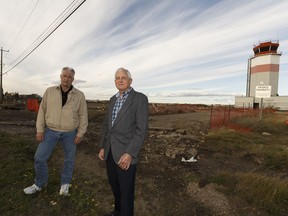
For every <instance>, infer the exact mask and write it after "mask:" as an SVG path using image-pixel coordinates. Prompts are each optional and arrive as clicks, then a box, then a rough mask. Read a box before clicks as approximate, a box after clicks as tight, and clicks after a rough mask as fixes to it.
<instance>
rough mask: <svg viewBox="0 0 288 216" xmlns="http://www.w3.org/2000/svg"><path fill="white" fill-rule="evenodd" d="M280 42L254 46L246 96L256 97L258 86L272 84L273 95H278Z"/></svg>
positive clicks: (249, 65)
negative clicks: (278, 50)
mask: <svg viewBox="0 0 288 216" xmlns="http://www.w3.org/2000/svg"><path fill="white" fill-rule="evenodd" d="M278 47H279V42H278V41H277V42H271V41H269V42H263V43H260V44H259V45H257V46H254V48H253V52H254V56H253V57H251V58H249V60H248V70H247V88H246V97H255V90H256V86H263V85H264V86H271V96H272V97H273V96H278V80H279V63H280V56H281V53H278V52H277V49H278Z"/></svg>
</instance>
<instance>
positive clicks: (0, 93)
mask: <svg viewBox="0 0 288 216" xmlns="http://www.w3.org/2000/svg"><path fill="white" fill-rule="evenodd" d="M3 51H4V52H9V50H3V47H1V62H0V71H1V74H0V104H2V100H3V85H2V83H3V82H2V78H3V77H2V76H3Z"/></svg>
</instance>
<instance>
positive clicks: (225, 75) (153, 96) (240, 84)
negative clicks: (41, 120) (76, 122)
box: [0, 0, 288, 104]
mask: <svg viewBox="0 0 288 216" xmlns="http://www.w3.org/2000/svg"><path fill="white" fill-rule="evenodd" d="M81 2H82V1H81V0H74V1H73V0H61V1H58V0H45V1H44V0H42V1H41V0H9V1H7V0H0V47H3V49H4V50H9V52H3V64H4V67H3V74H4V75H3V90H4V92H19V93H20V94H31V93H37V94H39V95H42V94H43V93H44V91H45V89H46V88H47V87H48V86H51V85H56V84H58V83H59V79H60V78H59V75H60V72H61V68H62V67H64V66H70V67H73V68H74V69H75V71H76V76H75V81H74V86H76V87H77V88H79V89H80V90H82V91H83V92H84V93H85V95H86V98H87V99H100V100H106V99H109V98H110V97H111V96H112V95H113V94H115V93H116V92H117V90H116V88H115V86H114V81H113V80H114V72H115V70H116V69H117V68H119V67H125V68H127V69H128V70H130V72H131V73H132V77H133V84H132V86H133V87H134V89H135V90H137V91H141V92H143V93H145V94H146V95H147V96H148V98H149V101H150V102H171V103H204V104H234V97H235V96H239V95H245V91H246V74H247V61H248V58H249V57H251V56H252V55H253V52H252V49H253V46H254V45H257V44H258V43H259V42H263V41H267V40H268V41H271V40H272V41H277V40H279V43H280V46H279V49H278V51H281V52H282V56H281V58H280V75H279V78H280V80H279V90H278V92H279V95H288V85H287V83H288V73H287V70H288V50H287V48H288V22H287V20H288V13H287V8H288V1H286V0H277V1H275V0H241V1H232V0H138V1H137V0H87V1H85V2H84V3H83V4H82V5H81V6H80V7H79V8H78V9H77V10H76V11H75V12H74V13H73V14H72V15H71V16H70V17H69V18H68V19H67V20H66V21H65V22H63V24H62V25H60V26H59V27H58V28H57V29H56V30H55V31H54V32H53V33H52V34H51V35H50V36H49V37H47V39H46V40H44V42H43V43H42V44H41V45H39V42H41V41H42V39H44V38H45V36H48V33H49V32H51V30H52V29H53V27H56V26H57V24H60V21H61V18H62V19H63V17H65V16H66V15H67V14H68V13H69V10H67V8H71V9H70V10H73V7H72V6H74V8H75V7H76V6H77V5H78V4H80V3H81ZM69 5H70V7H69ZM65 10H66V11H65ZM37 45H39V46H38V47H37V48H36V49H35V50H34V51H32V49H33V48H35V47H36V46H37ZM31 51H32V52H31ZM30 52H31V54H29V53H30ZM28 54H29V55H28ZM27 55H28V56H27ZM23 59H24V60H23ZM19 62H21V63H19ZM16 64H17V65H16ZM15 65H16V67H14V66H15ZM13 67H14V68H13Z"/></svg>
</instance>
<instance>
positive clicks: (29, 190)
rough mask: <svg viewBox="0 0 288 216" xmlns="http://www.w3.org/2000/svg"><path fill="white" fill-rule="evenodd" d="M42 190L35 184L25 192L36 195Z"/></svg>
mask: <svg viewBox="0 0 288 216" xmlns="http://www.w3.org/2000/svg"><path fill="white" fill-rule="evenodd" d="M41 190H42V188H40V187H38V186H37V185H35V184H33V185H31V186H29V187H27V188H25V189H24V190H23V191H24V193H25V194H34V193H36V192H38V191H41Z"/></svg>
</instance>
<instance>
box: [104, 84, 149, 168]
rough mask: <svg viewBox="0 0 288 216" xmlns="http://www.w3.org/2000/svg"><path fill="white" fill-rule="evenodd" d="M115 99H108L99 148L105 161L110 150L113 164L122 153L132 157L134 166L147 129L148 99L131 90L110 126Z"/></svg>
mask: <svg viewBox="0 0 288 216" xmlns="http://www.w3.org/2000/svg"><path fill="white" fill-rule="evenodd" d="M116 99H117V98H116V95H114V96H113V97H111V98H110V101H109V106H108V110H107V114H106V117H105V120H104V122H103V126H102V136H101V141H100V147H101V148H104V158H105V160H107V156H108V152H109V149H110V148H111V151H112V155H113V159H114V161H115V163H118V161H119V160H120V157H121V156H122V155H123V154H124V153H128V154H130V155H131V156H132V162H131V164H136V163H137V161H138V153H139V151H140V148H141V146H142V144H143V143H144V142H145V138H146V134H147V129H148V115H149V114H148V113H149V107H148V98H147V97H146V96H145V95H144V94H142V93H140V92H136V91H134V89H132V90H131V91H130V93H129V96H128V98H127V99H126V101H125V102H124V104H123V105H122V107H121V109H120V110H119V112H118V114H117V117H116V119H115V120H114V124H113V126H112V111H113V107H114V104H115V102H116Z"/></svg>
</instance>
